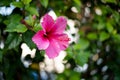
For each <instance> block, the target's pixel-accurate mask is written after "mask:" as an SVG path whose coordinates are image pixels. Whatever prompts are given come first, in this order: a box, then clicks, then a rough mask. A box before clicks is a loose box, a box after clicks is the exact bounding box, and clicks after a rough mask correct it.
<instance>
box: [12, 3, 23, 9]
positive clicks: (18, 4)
mask: <svg viewBox="0 0 120 80" xmlns="http://www.w3.org/2000/svg"><path fill="white" fill-rule="evenodd" d="M12 5H14V6H15V7H18V8H22V7H23V6H24V5H23V4H22V2H12Z"/></svg>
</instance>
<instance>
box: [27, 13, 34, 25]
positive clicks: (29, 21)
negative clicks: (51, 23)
mask: <svg viewBox="0 0 120 80" xmlns="http://www.w3.org/2000/svg"><path fill="white" fill-rule="evenodd" d="M25 21H26V22H27V24H28V25H30V26H33V23H34V20H33V18H32V16H31V15H30V16H29V17H28V19H26V20H25Z"/></svg>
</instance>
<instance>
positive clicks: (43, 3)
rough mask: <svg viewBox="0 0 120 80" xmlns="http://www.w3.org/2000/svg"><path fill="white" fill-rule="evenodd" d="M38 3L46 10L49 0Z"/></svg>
mask: <svg viewBox="0 0 120 80" xmlns="http://www.w3.org/2000/svg"><path fill="white" fill-rule="evenodd" d="M40 2H41V4H42V5H43V6H44V7H45V8H46V7H47V6H48V2H49V0H40Z"/></svg>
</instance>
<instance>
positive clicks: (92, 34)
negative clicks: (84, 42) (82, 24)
mask: <svg viewBox="0 0 120 80" xmlns="http://www.w3.org/2000/svg"><path fill="white" fill-rule="evenodd" d="M87 38H88V39H90V40H96V39H97V33H93V32H92V33H88V35H87Z"/></svg>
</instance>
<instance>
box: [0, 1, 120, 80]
mask: <svg viewBox="0 0 120 80" xmlns="http://www.w3.org/2000/svg"><path fill="white" fill-rule="evenodd" d="M11 5H13V6H14V7H15V8H14V9H13V11H12V13H11V14H9V15H5V14H4V13H3V14H2V13H1V14H0V72H2V73H3V74H4V76H1V75H0V79H2V77H3V78H4V79H5V80H43V79H42V78H41V77H40V76H37V77H36V76H34V75H33V73H35V74H37V75H39V70H40V69H38V67H37V66H38V64H39V62H42V61H43V60H44V57H43V54H44V52H41V51H39V50H37V52H36V57H35V58H34V59H33V60H32V62H33V65H34V66H35V67H34V66H32V65H31V66H30V67H29V68H25V67H24V66H23V64H22V62H21V60H20V57H21V53H22V51H21V44H22V43H23V42H25V43H26V44H27V45H28V46H29V47H30V48H31V49H33V48H36V46H35V44H34V43H33V42H32V40H31V38H32V36H33V35H34V34H35V32H37V31H38V30H40V29H41V25H40V24H39V20H40V19H41V17H42V16H43V15H44V14H46V13H47V12H49V11H50V10H53V11H54V12H55V13H56V15H57V16H61V15H63V16H66V17H67V18H68V19H71V20H73V21H75V28H77V29H78V34H79V35H80V37H79V39H78V41H77V42H72V43H71V44H70V46H69V48H68V49H67V50H66V51H67V56H66V57H65V60H67V63H65V64H64V65H65V66H67V65H68V64H69V65H70V67H69V68H67V67H65V70H64V72H63V73H60V74H58V73H55V72H53V74H55V75H56V77H55V79H56V80H67V79H68V80H81V79H85V80H120V69H119V68H120V23H119V22H120V2H119V0H19V1H16V0H2V1H0V7H6V8H8V7H10V6H11ZM73 7H74V8H75V9H76V10H77V12H76V11H73V10H72V8H73ZM0 9H1V8H0ZM6 10H7V9H6ZM6 12H7V11H6ZM33 15H36V17H35V18H33ZM68 30H69V28H68ZM73 36H74V35H73ZM2 44H3V45H2ZM1 45H2V46H3V47H2V46H1ZM36 49H37V48H36ZM29 59H31V58H30V57H29V56H28V60H29ZM101 60H102V61H101ZM100 61H101V62H100ZM84 64H88V68H87V69H86V70H85V71H83V72H82V71H80V70H79V69H77V70H78V71H76V70H75V68H79V67H83V66H84ZM77 66H79V67H77ZM105 66H107V69H106V70H104V69H105Z"/></svg>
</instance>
